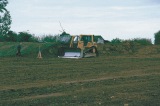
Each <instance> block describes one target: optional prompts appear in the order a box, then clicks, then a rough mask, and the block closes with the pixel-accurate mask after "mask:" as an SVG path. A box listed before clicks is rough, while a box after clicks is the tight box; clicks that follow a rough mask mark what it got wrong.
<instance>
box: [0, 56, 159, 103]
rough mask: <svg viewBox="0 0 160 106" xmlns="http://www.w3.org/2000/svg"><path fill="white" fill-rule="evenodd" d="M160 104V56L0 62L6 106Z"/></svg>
mask: <svg viewBox="0 0 160 106" xmlns="http://www.w3.org/2000/svg"><path fill="white" fill-rule="evenodd" d="M124 104H126V105H127V104H128V106H160V54H156V55H149V56H146V55H126V56H108V55H100V56H99V57H97V58H83V59H59V58H50V57H47V58H43V59H37V58H36V57H25V56H23V57H14V56H13V57H1V58H0V105H1V106H98V105H102V106H124Z"/></svg>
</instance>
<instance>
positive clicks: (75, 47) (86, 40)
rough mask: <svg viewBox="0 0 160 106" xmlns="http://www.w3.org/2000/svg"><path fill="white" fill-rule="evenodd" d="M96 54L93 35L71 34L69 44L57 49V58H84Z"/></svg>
mask: <svg viewBox="0 0 160 106" xmlns="http://www.w3.org/2000/svg"><path fill="white" fill-rule="evenodd" d="M96 56H98V51H97V43H96V42H95V41H94V35H79V36H71V38H70V41H69V45H68V46H62V47H60V48H59V50H58V57H59V58H86V57H96Z"/></svg>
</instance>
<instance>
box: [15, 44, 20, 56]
mask: <svg viewBox="0 0 160 106" xmlns="http://www.w3.org/2000/svg"><path fill="white" fill-rule="evenodd" d="M16 55H17V56H21V43H19V45H18V46H17V53H16Z"/></svg>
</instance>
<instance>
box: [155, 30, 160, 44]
mask: <svg viewBox="0 0 160 106" xmlns="http://www.w3.org/2000/svg"><path fill="white" fill-rule="evenodd" d="M154 35H155V36H154V38H155V40H154V44H155V45H160V31H158V32H157V33H155V34H154Z"/></svg>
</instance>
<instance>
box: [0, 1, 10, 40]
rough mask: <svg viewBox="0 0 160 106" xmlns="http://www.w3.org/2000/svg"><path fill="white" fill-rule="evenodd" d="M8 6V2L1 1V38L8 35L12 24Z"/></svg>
mask: <svg viewBox="0 0 160 106" xmlns="http://www.w3.org/2000/svg"><path fill="white" fill-rule="evenodd" d="M7 4H8V1H7V0H0V38H3V37H4V36H5V35H7V34H8V32H9V30H10V25H11V22H12V21H11V16H10V13H9V11H8V10H7V9H6V8H5V7H6V6H7Z"/></svg>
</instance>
